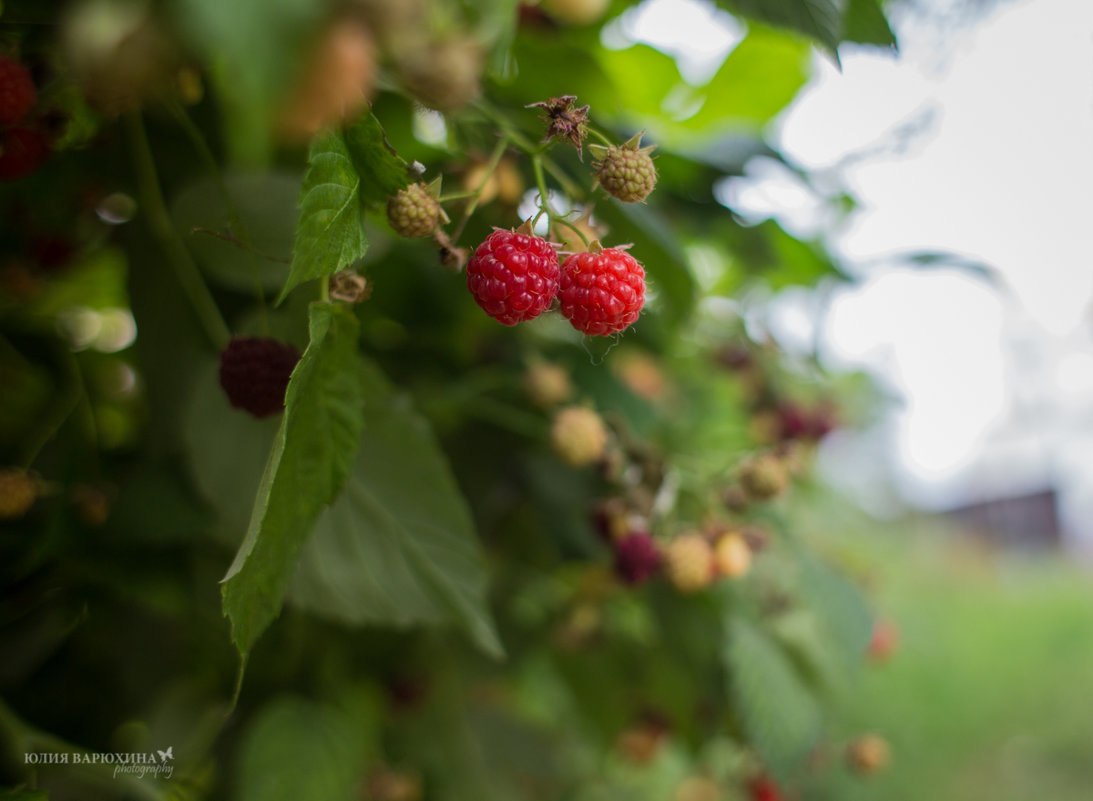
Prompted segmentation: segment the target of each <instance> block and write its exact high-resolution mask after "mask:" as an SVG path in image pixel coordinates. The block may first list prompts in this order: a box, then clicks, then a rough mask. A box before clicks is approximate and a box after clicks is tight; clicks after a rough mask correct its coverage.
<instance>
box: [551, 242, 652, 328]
mask: <svg viewBox="0 0 1093 801" xmlns="http://www.w3.org/2000/svg"><path fill="white" fill-rule="evenodd" d="M558 297H559V298H560V299H561V301H562V314H563V315H565V318H566V319H567V320H569V322H570V323H571V324H572V325H573V327H574V328H576V329H577V330H578V331H581V332H583V333H585V334H592V335H594V336H607V335H609V334H614V333H616V332H618V331H622V330H624V329H626V328H628V327H630V325H632V324H633V323H634V321H635V320H637V319H638V315H640V314H641V309H642V307H643V306H644V305H645V270H644V269H642V266H641V265H640V264H638V262H637V260H636V259H634V257H633V256H631V255H630V254H629V253H627V252H626V251H623V250H617V249H616V248H607V249H606V250H603V249H600V248H599V247H598V246H597V245H596V244H595V243H593V247H592V249H591V250H590V251H588V252H587V253H574V254H573V255H572V256H570V257H569V258H568V259H566V260H565V264H563V265H562V278H561V285H560V288H559V291H558Z"/></svg>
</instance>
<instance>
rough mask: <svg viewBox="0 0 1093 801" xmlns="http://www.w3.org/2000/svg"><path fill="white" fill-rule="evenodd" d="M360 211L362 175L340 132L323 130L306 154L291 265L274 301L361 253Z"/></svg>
mask: <svg viewBox="0 0 1093 801" xmlns="http://www.w3.org/2000/svg"><path fill="white" fill-rule="evenodd" d="M361 214H362V210H361V176H360V175H359V174H358V173H357V168H356V165H355V164H354V161H353V158H352V156H351V155H350V151H349V147H348V145H347V144H346V142H345V140H344V139H343V138H342V136H341V134H338V133H333V132H328V133H325V134H322V135H321V136H319V137H318V138H316V139H315V141H314V142H313V143H312V145H311V152H310V153H309V154H308V167H307V174H306V175H304V183H303V186H302V187H300V220H299V222H298V223H297V224H296V239H295V243H294V244H293V247H292V265H291V266H290V267H289V275H288V280H287V281H285V286H284V289H282V290H281V295H280V297H279V298H278V299H277V302H278V303H280V302H281V301H283V300H284V299H285V296H287V295H288V293H289V292H291V291H292V289H293V288H294V287H296V286H297V285H299V284H302V283H303V282H304V281H310V280H311V279H313V278H321V277H323V276H327V275H333V274H334V273H336V272H338V271H339V270H341V269H344V268H345V267H348V266H349V265H350V264H352V263H353V262H355V261H356V260H357V259H360V258H362V257H363V256H364V254H365V252H366V251H367V250H368V239H367V238H366V237H365V234H364V224H363V222H362V220H361Z"/></svg>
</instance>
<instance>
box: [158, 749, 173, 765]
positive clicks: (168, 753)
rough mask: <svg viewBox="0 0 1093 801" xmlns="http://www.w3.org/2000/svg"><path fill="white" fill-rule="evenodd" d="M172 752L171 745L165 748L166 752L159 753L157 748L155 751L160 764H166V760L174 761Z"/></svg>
mask: <svg viewBox="0 0 1093 801" xmlns="http://www.w3.org/2000/svg"><path fill="white" fill-rule="evenodd" d="M174 751H175V747H174V746H173V745H170V746H167V750H166V751H160V750H159V749H158V748H157V749H156V753H157V754H159V761H160V762H166V761H167V760H168V759H174V758H175V754H174Z"/></svg>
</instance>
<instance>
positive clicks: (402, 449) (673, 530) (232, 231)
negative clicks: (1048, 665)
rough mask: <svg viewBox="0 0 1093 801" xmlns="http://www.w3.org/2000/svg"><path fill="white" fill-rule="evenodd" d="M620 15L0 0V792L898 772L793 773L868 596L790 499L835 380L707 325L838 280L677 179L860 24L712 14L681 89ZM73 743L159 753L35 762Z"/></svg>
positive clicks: (483, 787) (378, 797)
mask: <svg viewBox="0 0 1093 801" xmlns="http://www.w3.org/2000/svg"><path fill="white" fill-rule="evenodd" d="M817 4H818V5H819V6H822V7H823V8H825V9H827V8H828V7H829V11H830V15H824V14H815V15H814V14H803V13H799V12H800V11H801V8H803V6H804V5H809V6H810V7H811V6H817ZM624 5H625V4H623V3H619V2H615V3H606V2H598V1H597V2H586V3H583V4H582V3H579V2H568V1H567V2H565V3H561V2H550V3H547V2H544V3H542V4H532V3H527V4H512V3H499V4H474V3H464V2H455V1H454V0H434V2H422V3H405V2H396V1H395V0H373V1H372V2H367V3H335V2H311V1H310V0H308V1H306V2H305V1H304V0H284V2H281V1H280V0H279V2H276V3H269V4H261V8H258V7H257V6H256V5H255V4H253V3H209V2H205V1H204V0H160V1H159V2H151V3H146V4H137V5H132V4H126V3H120V2H114V1H113V0H95V2H91V1H90V0H74V2H73V3H71V4H65V8H64V13H63V14H62V13H61V11H60V10H59V9H57V8H54V4H41V3H31V2H29V0H11V2H5V3H4V4H3V10H2V12H0V13H2V17H0V21H2V22H3V23H4V26H3V27H4V37H3V39H4V41H3V45H2V46H3V49H4V50H5V52H6V53H8V54H9V55H7V56H4V57H2V58H0V179H3V181H4V184H3V190H4V191H3V194H0V203H2V204H3V214H2V215H0V241H2V242H3V243H4V246H5V247H4V251H3V254H2V255H0V316H2V319H0V335H2V336H0V369H2V374H3V376H4V381H3V382H0V384H2V386H0V478H2V479H3V480H2V481H0V484H2V486H0V495H2V496H3V497H2V498H0V501H2V503H0V506H3V514H2V515H0V518H2V519H0V577H2V580H3V581H4V583H5V590H6V591H5V595H4V601H3V602H2V603H3V606H2V607H0V612H2V614H0V654H4V659H3V660H0V661H2V662H3V663H4V664H3V666H2V669H0V699H2V701H0V731H2V733H3V735H4V737H3V740H4V741H5V742H8V743H10V744H11V749H9V751H10V753H6V754H5V758H4V759H3V761H0V784H2V785H4V786H5V787H8V788H9V791H7V792H6V793H5V792H0V795H4V797H9V796H10V797H13V798H19V799H32V798H33V799H40V798H44V797H45V798H49V799H54V800H57V799H60V800H61V801H63V800H64V799H86V798H138V797H139V798H146V799H162V800H163V801H166V799H191V798H193V799H196V798H233V799H241V801H250V799H255V800H257V799H262V801H278V800H279V799H286V801H287V799H292V801H298V800H299V799H301V798H304V799H316V801H327V799H329V800H330V801H334V800H335V799H339V800H343V799H361V800H362V801H364V800H368V801H458V800H459V799H468V798H475V799H505V801H525V800H526V801H538V800H540V799H541V800H542V801H548V800H549V801H554V800H555V799H562V798H572V799H582V800H584V799H587V800H588V801H591V799H594V798H602V797H615V796H618V797H627V798H633V799H636V801H644V800H645V799H648V801H654V799H655V800H656V801H664V799H671V800H673V801H686V799H706V798H710V799H713V798H719V797H723V798H743V797H764V798H774V797H786V798H796V797H802V796H799V795H797V793H798V790H799V789H801V788H806V787H816V786H822V785H823V782H824V781H827V778H826V777H830V776H832V775H837V776H838V777H839V780H845V779H848V778H854V777H855V776H856V774H855V775H854V776H850V775H849V773H848V771H850V772H852V771H860V772H870V771H877V770H880V769H881V768H882V767H883V764H884V763H885V762H887V761H888V760H889V759H891V760H893V761H898V758H899V755H898V750H897V749H895V748H893V749H892V753H891V754H889V753H888V751H884V753H883V754H880V751H881V750H882V749H879V748H877V747H876V746H875V743H874V745H870V746H868V748H866V747H864V746H862V745H861V744H860V743H859V744H858V745H857V746H856V747H855V748H854V749H852V751H853V754H854V756H852V757H849V756H848V758H847V759H848V760H849V761H847V760H838V759H835V760H828V761H827V762H826V763H825V762H824V761H823V760H819V759H817V758H815V754H817V753H819V752H820V751H822V750H823V749H825V748H827V749H829V750H833V749H837V748H843V749H845V748H846V745H845V743H846V742H848V741H849V738H850V737H851V736H855V735H858V734H860V732H858V731H855V730H850V728H849V724H847V725H846V726H844V725H842V723H841V722H840V718H839V716H838V705H837V703H835V699H837V698H838V694H839V692H841V691H844V690H845V689H846V687H847V686H848V682H850V681H852V679H853V676H854V675H855V673H856V671H858V670H859V669H860V667H861V663H862V662H863V660H864V656H865V653H866V649H867V647H868V644H869V642H870V638H871V636H872V632H873V623H872V619H871V615H870V611H869V606H868V603H867V602H866V600H865V598H864V596H863V594H862V593H861V592H860V591H859V590H858V589H857V588H856V585H855V583H854V582H853V581H852V580H851V579H850V578H848V574H847V572H846V571H845V570H844V569H843V568H844V567H846V566H847V565H845V564H843V562H844V561H845V559H844V556H845V554H843V553H842V552H841V551H840V550H838V549H836V548H834V547H831V546H829V545H828V544H827V543H826V542H825V540H824V539H823V538H822V537H818V536H816V535H815V533H814V532H812V531H809V530H805V529H802V527H800V526H799V525H798V523H797V522H796V521H800V520H801V519H808V518H807V515H802V514H801V510H802V509H807V508H809V507H810V505H812V504H817V505H818V504H820V503H824V504H837V503H839V502H838V501H837V500H833V499H831V498H829V497H827V496H826V495H825V494H824V491H823V490H821V489H819V488H818V487H816V486H815V485H814V484H813V482H812V481H811V479H810V464H811V457H812V453H813V451H814V447H815V444H816V442H817V441H818V440H819V439H821V438H822V437H823V436H824V435H826V434H827V433H828V432H829V431H830V430H831V428H832V427H833V426H834V425H835V423H836V421H838V422H839V423H846V422H850V421H853V420H854V419H855V415H856V414H857V410H858V409H859V408H860V407H861V405H862V404H861V401H863V400H866V399H867V397H866V395H865V394H864V393H863V392H862V391H861V390H860V389H858V385H856V384H854V383H853V382H849V381H840V380H838V379H836V378H834V377H831V376H828V375H826V374H825V373H824V372H823V371H822V370H821V369H820V368H819V366H818V365H817V364H816V363H815V362H814V361H807V360H806V361H803V360H801V359H787V358H786V357H785V355H784V354H783V353H782V352H781V351H779V349H778V347H777V346H776V345H775V344H774V341H773V339H771V338H770V337H769V336H768V335H766V334H765V333H764V332H763V331H762V330H761V328H762V326H761V325H758V324H756V323H755V322H754V321H755V320H758V319H761V315H755V314H752V312H753V311H755V310H756V309H760V308H761V307H762V303H763V298H764V297H766V296H768V295H769V293H770V292H771V291H774V290H778V289H781V288H783V287H786V286H805V287H808V286H813V285H816V284H819V283H821V282H824V281H838V280H841V272H840V270H839V269H838V266H837V264H836V263H835V262H834V261H833V260H832V258H831V257H830V256H829V255H828V254H827V253H826V252H825V250H824V249H823V247H822V246H821V245H818V244H815V243H809V242H804V241H800V240H797V239H795V238H794V237H793V236H792V235H791V234H790V233H789V232H787V231H785V230H783V229H782V228H780V227H779V226H778V225H777V224H776V223H774V222H773V221H766V222H763V223H761V224H758V225H752V226H745V225H743V224H741V222H740V220H739V218H738V217H737V216H736V215H734V214H733V213H732V211H733V210H732V209H729V208H726V207H725V206H724V205H722V204H721V203H720V202H719V201H718V200H717V197H721V196H722V193H719V192H718V193H716V194H715V187H717V186H719V185H720V183H721V182H722V181H723V180H725V179H727V178H729V177H731V176H734V175H740V174H742V173H743V171H744V168H745V166H746V163H747V161H748V159H749V158H751V157H752V155H753V154H762V155H763V156H764V157H766V158H775V159H778V158H780V156H779V154H778V153H777V152H776V151H775V150H773V149H772V148H771V147H770V145H769V143H766V142H764V141H762V139H761V137H760V136H759V135H758V134H757V133H756V131H759V130H761V128H762V126H763V125H764V124H765V123H767V122H769V121H770V119H771V118H773V116H774V115H775V114H777V113H778V111H779V110H781V109H782V108H783V107H785V106H786V104H788V103H789V102H790V101H791V100H792V98H793V96H794V94H795V93H796V91H797V90H798V89H799V88H800V87H801V86H802V85H803V82H804V81H805V78H806V75H805V74H804V73H803V72H802V67H801V65H802V64H804V63H806V61H807V59H806V56H807V54H808V52H809V48H810V47H812V46H816V47H819V48H821V49H823V50H825V51H827V52H828V53H829V54H830V53H833V52H834V51H835V49H836V48H837V46H838V45H839V43H840V41H841V38H840V37H842V36H843V33H842V32H846V31H850V32H853V35H854V37H855V38H856V39H862V40H864V41H866V42H873V43H877V42H881V43H888V38H890V34H886V33H885V32H887V30H888V28H887V24H886V23H884V17H883V14H882V12H881V9H880V7H879V5H878V4H877V3H876V2H874V0H861V2H855V3H852V4H849V5H848V7H847V8H846V9H842V6H841V5H840V4H836V3H834V2H833V0H809V2H808V3H807V4H805V3H803V2H802V0H772V2H770V3H762V4H756V3H742V2H727V3H724V4H722V5H723V6H724V7H725V8H727V9H728V10H729V11H731V12H732V13H736V14H739V15H741V17H742V18H744V17H747V15H749V14H750V15H758V16H752V17H747V19H749V20H750V22H751V23H752V24H753V27H752V30H751V32H750V33H748V34H747V35H746V37H745V38H744V40H743V42H742V43H741V44H740V45H739V48H742V49H741V50H739V52H740V53H742V54H743V55H742V56H739V57H735V58H734V56H730V57H729V58H728V60H726V62H725V64H724V65H723V67H722V68H721V69H720V70H719V71H717V73H716V75H715V76H714V77H713V78H711V80H710V82H709V84H708V85H706V86H703V87H696V86H692V85H690V84H687V83H686V82H684V81H683V79H682V77H681V75H680V73H679V71H678V69H677V67H676V65H675V62H674V61H673V60H672V59H671V58H670V57H668V56H666V55H664V54H662V53H659V52H658V51H655V50H653V49H652V48H650V47H648V46H645V45H634V46H632V47H630V48H629V49H624V50H615V49H607V48H603V47H600V46H599V45H598V44H596V43H597V42H598V41H599V39H598V38H597V37H598V35H599V33H598V32H599V30H600V26H603V25H608V24H612V23H613V21H614V20H616V19H617V18H618V15H619V14H620V13H621V12H622V11H623V9H624ZM829 16H830V18H831V19H830V20H828V17H829ZM825 20H827V21H831V20H833V21H832V22H831V24H828V22H826V21H825ZM821 23H822V24H821ZM787 24H788V25H789V28H790V29H788V30H786V29H785V28H781V29H779V28H777V26H785V25H787ZM768 25H773V26H775V27H774V28H771V27H766V26H768ZM743 29H744V27H743V26H742V28H741V30H743ZM886 37H888V38H886ZM810 42H811V44H810ZM744 56H746V57H747V58H746V59H745V58H744ZM741 61H743V62H745V63H744V65H743V66H742V65H741V64H740V63H739V62H741ZM20 65H22V66H20ZM756 74H763V75H770V76H778V80H771V81H761V82H755V81H753V80H752V79H753V77H754V75H756ZM639 76H640V78H641V79H640V80H639ZM645 76H655V77H656V84H655V87H656V91H655V92H650V90H649V86H647V85H645V84H644V81H645V79H646V78H645ZM31 78H32V79H33V80H32V81H31V82H30V83H29V84H28V83H27V81H28V80H30V79H31ZM661 89H664V90H665V91H667V90H671V92H669V93H672V92H674V93H675V94H674V95H673V96H679V97H683V95H684V94H686V96H687V97H689V98H693V99H694V100H695V103H693V104H692V105H694V107H695V111H694V113H693V115H692V116H690V117H687V118H682V117H681V116H680V115H679V114H677V113H674V112H673V113H672V114H668V113H666V112H665V111H664V110H663V107H662V104H661V100H662V97H661ZM654 94H655V95H656V97H655V98H654V96H653V95H654ZM699 101H700V102H699ZM724 141H732V142H733V143H734V146H733V147H731V148H725V147H722V146H721V145H722V144H723V142H724ZM643 142H646V143H648V144H642V143H643ZM654 143H655V146H656V151H655V153H656V159H655V160H654V158H653V156H652V155H651V153H652V151H651V148H652V146H653V144H654ZM831 202H832V204H833V205H838V204H841V203H843V202H844V199H843V198H842V196H841V195H839V196H834V197H832V198H831ZM700 262H701V263H700ZM729 300H731V301H732V302H731V303H729V302H728V301H729ZM491 318H492V319H491ZM745 319H749V321H751V322H750V323H749V325H748V326H745V325H744V320H745ZM497 323H501V324H502V325H498V324H497ZM837 738H842V739H837ZM867 742H872V741H867ZM885 742H887V741H885ZM12 749H14V750H12ZM869 749H871V750H869ZM107 752H109V753H115V752H116V753H129V752H139V753H141V754H145V755H152V756H154V757H155V759H154V760H153V762H154V764H155V765H157V766H160V767H161V768H162V769H160V770H157V771H151V772H149V771H145V772H144V774H143V775H140V774H138V773H132V772H126V771H122V772H119V773H117V774H115V770H114V766H112V765H109V764H101V763H100V764H87V765H84V764H79V765H77V764H74V763H73V761H72V759H73V758H72V757H70V758H69V761H68V762H67V763H65V762H63V761H57V760H53V761H50V758H49V757H48V756H47V755H49V754H59V753H71V754H75V753H80V754H82V753H107ZM160 752H162V753H160ZM847 753H848V754H849V753H850V752H847ZM164 754H166V755H167V756H164ZM878 754H880V756H878ZM27 755H34V756H33V757H32V756H27ZM847 765H850V766H851V767H850V768H847ZM168 767H169V768H170V771H169V772H168V771H167V770H166V768H168ZM756 777H760V778H759V779H757V778H756ZM768 777H769V778H768ZM874 778H875V777H874ZM757 788H758V789H757ZM809 797H811V796H809ZM817 797H821V796H817Z"/></svg>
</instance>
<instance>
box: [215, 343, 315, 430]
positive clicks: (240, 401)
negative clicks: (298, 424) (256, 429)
mask: <svg viewBox="0 0 1093 801" xmlns="http://www.w3.org/2000/svg"><path fill="white" fill-rule="evenodd" d="M299 360H300V352H299V351H298V350H296V348H294V347H293V346H292V345H289V344H288V343H285V342H278V341H277V340H276V339H261V338H259V337H236V338H235V339H233V340H232V341H231V342H229V343H228V347H226V348H224V352H223V353H221V354H220V386H221V387H223V388H224V392H226V393H227V395H228V400H229V401H230V402H231V405H232V406H234V407H235V408H236V409H243V410H245V411H247V412H250V413H251V414H252V415H254V416H255V417H259V418H261V417H269V416H270V415H271V414H276V413H277V412H279V411H281V409H283V408H284V406H285V389H286V388H287V387H288V379H289V377H290V376H291V375H292V371H293V369H295V367H296V362H298V361H299Z"/></svg>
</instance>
